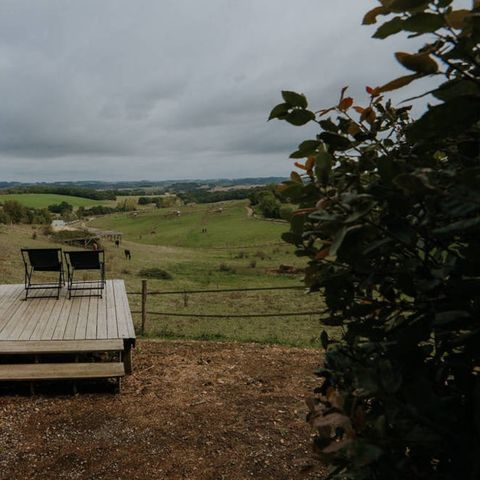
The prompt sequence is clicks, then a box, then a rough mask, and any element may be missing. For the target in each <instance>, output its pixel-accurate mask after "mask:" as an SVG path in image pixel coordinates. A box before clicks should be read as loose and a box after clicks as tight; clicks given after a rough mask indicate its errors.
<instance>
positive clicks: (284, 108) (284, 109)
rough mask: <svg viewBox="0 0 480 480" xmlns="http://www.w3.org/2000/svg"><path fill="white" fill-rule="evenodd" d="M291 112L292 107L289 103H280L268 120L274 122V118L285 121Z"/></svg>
mask: <svg viewBox="0 0 480 480" xmlns="http://www.w3.org/2000/svg"><path fill="white" fill-rule="evenodd" d="M289 110H290V105H289V104H288V103H279V104H278V105H277V106H276V107H273V109H272V111H271V112H270V115H269V117H268V119H269V120H272V118H278V119H284V118H285V116H286V115H287V113H288V111H289Z"/></svg>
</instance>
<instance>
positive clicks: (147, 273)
mask: <svg viewBox="0 0 480 480" xmlns="http://www.w3.org/2000/svg"><path fill="white" fill-rule="evenodd" d="M138 276H139V277H142V278H155V279H157V280H172V279H173V277H172V275H171V274H170V273H168V272H167V271H166V270H162V269H161V268H158V267H152V268H143V269H142V270H140V271H139V272H138Z"/></svg>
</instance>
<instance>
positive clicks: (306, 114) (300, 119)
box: [285, 109, 315, 127]
mask: <svg viewBox="0 0 480 480" xmlns="http://www.w3.org/2000/svg"><path fill="white" fill-rule="evenodd" d="M285 120H286V121H287V122H288V123H291V124H292V125H295V126H296V127H301V126H302V125H305V124H306V123H308V122H310V121H311V120H315V114H314V113H313V112H311V111H310V110H299V109H295V110H292V111H291V112H290V113H289V114H288V115H287V116H286V117H285Z"/></svg>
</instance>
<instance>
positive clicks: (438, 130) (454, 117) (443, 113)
mask: <svg viewBox="0 0 480 480" xmlns="http://www.w3.org/2000/svg"><path fill="white" fill-rule="evenodd" d="M479 120H480V97H474V96H471V95H464V96H461V97H455V98H453V99H452V100H450V101H449V102H447V103H443V104H441V105H436V106H434V107H430V109H429V110H428V112H427V113H425V114H424V115H423V116H422V117H421V118H420V119H419V120H417V121H416V122H415V123H413V124H412V125H411V126H410V127H408V128H407V138H408V139H409V140H411V141H419V140H431V139H433V138H445V137H452V136H455V135H457V134H460V133H463V132H465V131H466V130H467V129H468V128H470V127H471V126H472V125H474V124H475V123H476V122H478V121H479Z"/></svg>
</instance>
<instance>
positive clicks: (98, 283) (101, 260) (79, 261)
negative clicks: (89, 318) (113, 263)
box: [64, 250, 105, 298]
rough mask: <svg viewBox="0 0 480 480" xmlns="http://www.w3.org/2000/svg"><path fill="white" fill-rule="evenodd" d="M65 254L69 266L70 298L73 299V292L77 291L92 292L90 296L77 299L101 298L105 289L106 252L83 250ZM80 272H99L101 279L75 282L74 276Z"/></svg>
mask: <svg viewBox="0 0 480 480" xmlns="http://www.w3.org/2000/svg"><path fill="white" fill-rule="evenodd" d="M64 253H65V260H66V264H67V277H68V283H67V288H68V298H72V292H73V291H75V290H81V291H86V290H89V291H90V293H88V294H80V295H74V296H75V297H100V298H101V297H102V295H103V289H104V288H105V252H104V251H103V250H81V251H67V252H64ZM78 270H98V271H99V273H100V278H99V279H98V280H75V279H74V275H75V272H76V271H78ZM92 290H97V291H98V293H94V294H92V293H91V291H92Z"/></svg>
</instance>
